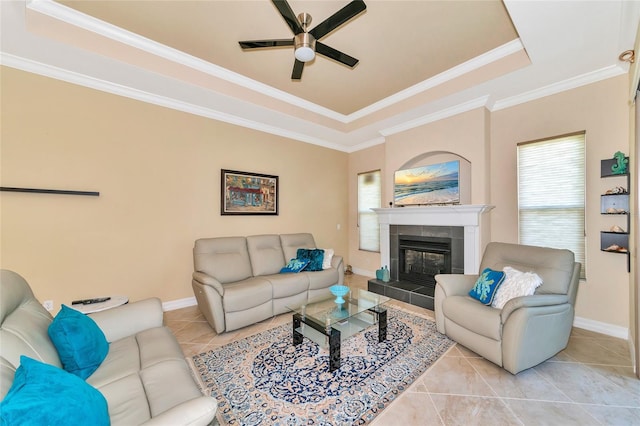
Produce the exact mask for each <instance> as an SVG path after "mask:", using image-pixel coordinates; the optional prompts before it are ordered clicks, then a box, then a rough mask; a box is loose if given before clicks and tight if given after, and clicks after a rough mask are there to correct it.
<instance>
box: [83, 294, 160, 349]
mask: <svg viewBox="0 0 640 426" xmlns="http://www.w3.org/2000/svg"><path fill="white" fill-rule="evenodd" d="M89 317H91V318H92V319H93V320H94V321H95V322H96V323H97V324H98V327H100V329H101V330H102V332H103V333H104V335H105V337H106V338H107V341H108V342H113V341H116V340H119V339H122V338H124V337H127V336H132V335H134V334H136V333H139V332H141V331H144V330H148V329H150V328H155V327H161V326H162V325H163V312H162V303H160V299H158V298H156V297H154V298H150V299H145V300H141V301H139V302H133V303H128V304H126V305H122V306H118V307H117V308H113V309H108V310H106V311H101V312H96V313H93V314H89Z"/></svg>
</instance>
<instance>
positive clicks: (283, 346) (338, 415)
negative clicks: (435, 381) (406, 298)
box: [192, 308, 453, 426]
mask: <svg viewBox="0 0 640 426" xmlns="http://www.w3.org/2000/svg"><path fill="white" fill-rule="evenodd" d="M387 315H388V330H387V340H386V341H384V342H382V343H378V329H377V326H371V327H369V328H368V329H366V330H365V331H363V332H361V333H357V334H356V335H354V336H352V337H350V338H348V339H346V340H345V341H343V342H342V348H341V354H342V358H341V365H340V368H339V369H338V370H335V371H334V372H329V354H328V351H327V350H326V349H323V348H321V347H319V346H318V345H317V344H315V343H314V342H312V341H310V340H309V339H306V338H305V339H304V341H303V343H302V344H300V345H298V346H293V343H292V336H291V334H292V331H291V327H292V326H291V323H289V324H285V325H282V326H279V327H276V328H273V329H271V330H268V331H264V332H262V333H258V334H256V335H253V336H250V337H247V338H245V339H242V340H239V341H236V342H233V343H230V344H228V345H225V346H223V347H221V348H219V349H216V350H211V351H209V352H205V353H201V354H199V355H195V356H194V357H193V358H192V361H193V365H194V368H195V372H196V375H199V376H200V381H201V385H202V387H203V390H204V391H205V392H206V393H208V394H210V395H212V396H214V397H215V398H216V399H217V401H218V416H217V417H218V421H219V422H220V423H221V424H230V425H288V426H291V425H325V426H328V425H335V426H337V425H352V424H358V425H364V424H367V423H369V422H370V421H371V420H373V419H374V417H375V416H376V415H377V414H379V413H380V412H381V411H382V410H383V409H384V408H385V407H386V406H388V405H389V404H390V403H391V402H392V401H393V400H395V399H396V398H397V397H398V395H400V393H402V392H403V391H404V390H406V389H407V388H408V387H409V385H411V383H413V381H414V380H415V379H416V378H417V377H419V376H420V375H421V374H422V373H424V372H425V371H426V370H427V369H428V368H429V366H430V365H431V364H433V362H434V361H436V360H437V359H438V358H439V357H440V356H441V355H442V354H444V353H445V352H446V351H447V350H448V349H449V348H450V347H451V346H452V345H453V341H451V340H450V339H448V338H447V337H446V336H444V335H442V334H440V333H438V332H437V331H436V326H435V323H434V322H433V320H430V319H426V318H423V317H420V316H417V315H414V314H411V313H407V312H404V311H401V310H398V309H392V308H388V314H387Z"/></svg>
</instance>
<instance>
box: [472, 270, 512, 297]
mask: <svg viewBox="0 0 640 426" xmlns="http://www.w3.org/2000/svg"><path fill="white" fill-rule="evenodd" d="M504 276H505V273H504V272H502V271H494V270H493V269H490V268H485V270H483V271H482V273H481V274H480V276H479V277H478V279H477V280H476V283H475V285H474V286H473V288H472V289H471V290H470V291H469V296H471V297H472V298H473V299H476V300H477V301H479V302H480V303H482V304H483V305H491V303H492V302H493V299H494V298H495V295H496V292H497V291H498V289H499V288H500V286H501V285H502V283H503V281H504Z"/></svg>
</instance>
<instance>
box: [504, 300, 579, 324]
mask: <svg viewBox="0 0 640 426" xmlns="http://www.w3.org/2000/svg"><path fill="white" fill-rule="evenodd" d="M565 303H569V296H567V295H566V294H534V295H533V296H522V297H515V298H513V299H511V300H509V301H508V302H507V303H505V305H504V307H503V308H502V312H501V313H500V320H501V321H502V323H503V324H504V323H505V322H507V319H508V318H509V316H510V315H511V314H512V313H513V312H514V311H515V310H517V309H520V308H533V307H541V306H554V305H562V304H565Z"/></svg>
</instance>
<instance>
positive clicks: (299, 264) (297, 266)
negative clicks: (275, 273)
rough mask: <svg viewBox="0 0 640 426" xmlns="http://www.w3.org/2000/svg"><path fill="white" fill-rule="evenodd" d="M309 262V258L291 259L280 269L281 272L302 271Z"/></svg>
mask: <svg viewBox="0 0 640 426" xmlns="http://www.w3.org/2000/svg"><path fill="white" fill-rule="evenodd" d="M308 264H309V259H305V260H300V259H291V260H290V261H289V263H287V264H286V265H285V266H284V268H282V269H280V273H281V274H287V273H294V274H297V273H298V272H300V271H302V270H303V269H304V268H305V267H306V266H307V265H308Z"/></svg>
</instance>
